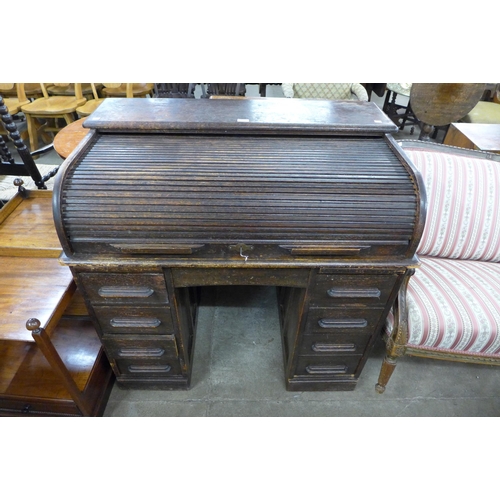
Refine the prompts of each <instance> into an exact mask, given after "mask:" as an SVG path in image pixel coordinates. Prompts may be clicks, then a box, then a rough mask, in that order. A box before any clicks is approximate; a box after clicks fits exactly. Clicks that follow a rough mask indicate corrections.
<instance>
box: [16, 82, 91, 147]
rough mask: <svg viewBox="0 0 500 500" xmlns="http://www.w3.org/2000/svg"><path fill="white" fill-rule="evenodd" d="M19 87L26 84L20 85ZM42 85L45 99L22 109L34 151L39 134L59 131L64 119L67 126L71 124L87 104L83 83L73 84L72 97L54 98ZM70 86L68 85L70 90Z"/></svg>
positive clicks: (42, 98)
mask: <svg viewBox="0 0 500 500" xmlns="http://www.w3.org/2000/svg"><path fill="white" fill-rule="evenodd" d="M18 85H24V84H22V83H19V84H18ZM40 85H41V87H42V91H43V95H44V97H41V98H39V99H35V100H34V101H33V102H30V103H29V104H25V105H24V106H22V108H21V110H22V112H23V113H24V114H25V116H26V120H27V123H28V134H29V138H30V147H31V150H32V151H34V150H35V149H37V148H38V141H39V133H42V132H43V133H46V132H49V133H53V132H57V131H59V130H60V129H61V127H60V126H58V125H57V120H58V119H63V120H64V121H65V122H66V124H69V123H71V122H72V121H74V118H75V116H74V113H75V112H76V109H77V108H78V107H79V106H81V105H82V104H84V103H85V102H86V99H85V97H83V95H82V89H81V83H75V84H73V85H74V87H73V89H74V93H73V94H72V95H53V96H49V94H48V92H47V90H46V89H45V85H44V84H43V83H41V84H40ZM69 85H70V84H66V86H68V88H69ZM59 86H64V84H59ZM38 119H42V120H44V123H43V124H42V125H40V124H39V123H38ZM49 120H52V124H50V123H49Z"/></svg>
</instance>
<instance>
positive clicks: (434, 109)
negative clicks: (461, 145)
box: [410, 83, 485, 126]
mask: <svg viewBox="0 0 500 500" xmlns="http://www.w3.org/2000/svg"><path fill="white" fill-rule="evenodd" d="M484 89H485V85H484V83H414V84H413V86H412V89H411V94H410V104H411V109H412V110H413V113H414V114H415V116H416V117H417V118H418V120H420V121H421V122H423V123H427V124H429V125H434V126H442V125H449V124H450V123H452V122H457V121H458V120H460V119H461V118H463V117H464V116H465V115H466V114H467V113H468V112H469V111H470V110H471V109H472V108H474V106H475V105H476V104H477V103H478V101H479V99H480V98H481V96H482V94H483V92H484Z"/></svg>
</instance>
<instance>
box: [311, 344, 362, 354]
mask: <svg viewBox="0 0 500 500" xmlns="http://www.w3.org/2000/svg"><path fill="white" fill-rule="evenodd" d="M311 349H312V350H313V351H314V352H354V351H355V350H356V344H327V343H325V342H315V343H314V344H313V345H312V346H311Z"/></svg>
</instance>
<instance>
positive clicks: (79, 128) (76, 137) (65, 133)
mask: <svg viewBox="0 0 500 500" xmlns="http://www.w3.org/2000/svg"><path fill="white" fill-rule="evenodd" d="M86 119H87V117H84V118H80V119H79V120H76V121H74V122H73V123H70V124H69V125H67V126H66V127H64V128H63V129H62V130H61V131H60V132H58V133H57V135H56V136H55V138H54V149H55V150H56V152H57V154H58V155H59V156H61V157H62V158H64V159H66V158H67V157H68V156H69V155H70V154H71V152H72V151H73V149H75V148H76V146H78V144H79V143H80V141H81V140H82V139H83V138H84V137H85V136H86V135H87V134H88V132H89V130H88V129H86V128H83V122H84V121H85V120H86Z"/></svg>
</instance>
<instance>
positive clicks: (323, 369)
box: [306, 365, 347, 375]
mask: <svg viewBox="0 0 500 500" xmlns="http://www.w3.org/2000/svg"><path fill="white" fill-rule="evenodd" d="M306 372H307V373H310V374H311V375H337V374H339V373H347V366H345V365H337V366H315V365H313V366H306Z"/></svg>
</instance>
